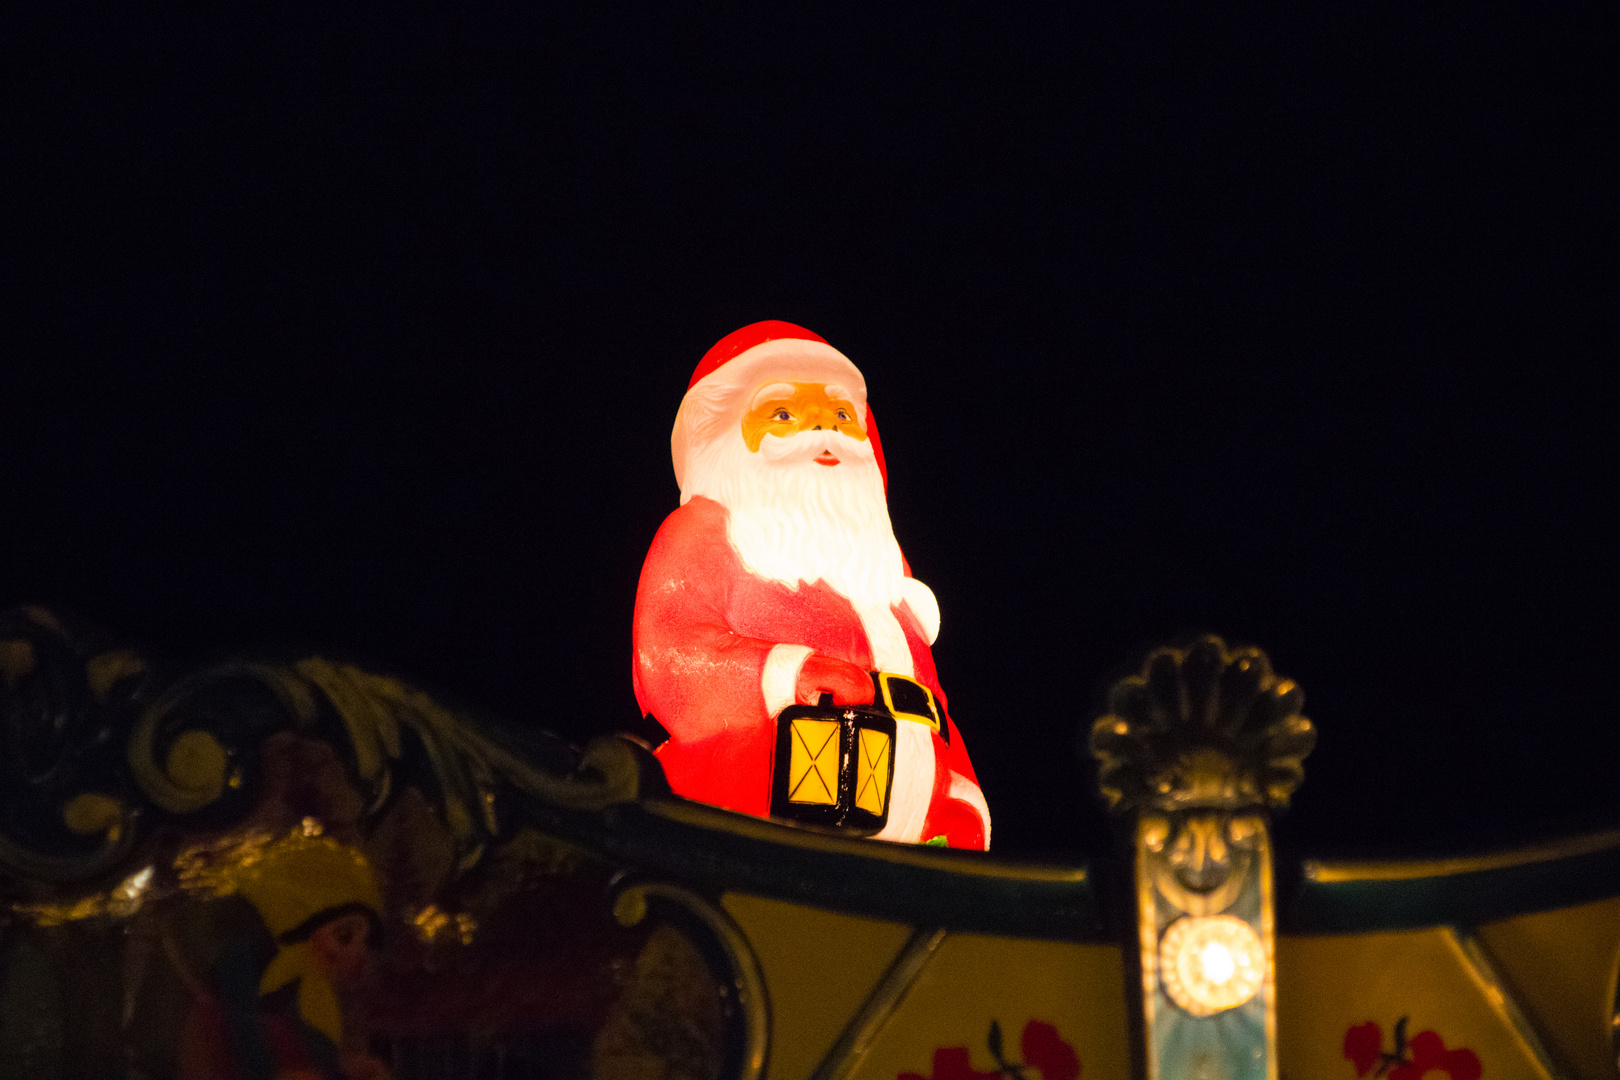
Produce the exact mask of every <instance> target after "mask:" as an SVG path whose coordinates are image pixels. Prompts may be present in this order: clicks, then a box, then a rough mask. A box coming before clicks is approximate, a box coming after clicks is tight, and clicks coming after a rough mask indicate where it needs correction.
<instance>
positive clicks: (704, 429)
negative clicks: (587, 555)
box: [634, 322, 990, 849]
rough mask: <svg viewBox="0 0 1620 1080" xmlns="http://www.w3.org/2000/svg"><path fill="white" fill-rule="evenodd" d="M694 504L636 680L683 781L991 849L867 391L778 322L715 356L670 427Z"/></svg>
mask: <svg viewBox="0 0 1620 1080" xmlns="http://www.w3.org/2000/svg"><path fill="white" fill-rule="evenodd" d="M670 445H671V450H672V452H673V455H674V459H675V479H676V481H677V482H678V483H679V484H680V487H681V505H680V508H679V509H677V510H676V511H675V512H674V513H672V514H670V515H669V517H668V518H666V519H665V521H664V524H663V526H662V527H661V528H660V529H659V530H658V535H657V536H656V537H655V538H654V539H653V542H652V547H651V549H650V550H649V551H648V552H647V561H646V563H645V565H644V566H643V568H642V572H641V584H640V588H639V589H638V591H637V594H636V614H635V661H634V679H635V691H636V700H637V701H638V702H639V703H640V705H641V709H642V712H643V713H645V714H647V715H650V716H651V717H653V718H654V719H656V720H657V721H658V722H659V724H660V725H662V727H663V729H664V730H665V731H667V732H668V735H669V738H668V740H667V741H665V742H663V743H662V744H661V745H660V746H658V747H657V754H658V757H659V759H660V761H661V762H662V763H663V766H664V771H665V773H666V774H667V775H668V777H669V782H670V785H671V786H672V787H673V788H674V790H675V791H676V792H677V793H678V794H680V795H684V796H686V797H687V798H690V799H697V800H700V801H703V802H707V803H712V804H714V805H716V806H723V807H726V808H728V809H731V810H737V811H741V812H743V813H748V814H756V815H760V816H767V815H769V816H774V817H777V818H781V819H785V820H789V821H796V822H801V823H810V824H819V825H824V826H829V827H834V828H838V829H840V830H842V831H845V832H851V833H855V834H859V835H874V836H876V837H877V838H879V839H884V840H896V841H903V842H908V843H933V844H948V845H950V846H951V847H963V848H975V849H983V848H987V847H988V846H989V840H990V812H989V809H988V807H986V805H985V801H984V796H983V794H982V793H981V792H980V790H979V784H978V781H977V779H976V777H975V776H974V773H973V766H972V764H971V763H970V762H969V761H968V755H967V750H966V748H965V747H964V746H963V745H962V737H961V735H960V733H959V732H957V730H956V727H955V725H954V724H952V723H951V720H950V717H949V716H948V715H947V713H946V707H945V695H944V693H943V691H942V690H941V689H940V686H939V678H938V676H937V675H936V674H935V672H934V661H933V656H932V654H931V653H930V652H929V646H930V645H931V644H932V643H933V641H934V638H935V636H936V635H937V634H938V632H939V607H938V604H937V603H936V602H935V600H934V595H933V593H932V592H931V591H930V590H929V589H928V587H927V586H926V585H924V584H923V583H922V582H920V581H918V580H916V579H915V578H913V577H912V576H911V573H910V569H909V567H908V566H907V565H906V562H905V559H904V558H903V557H902V555H901V554H900V546H899V544H897V543H896V542H895V538H894V531H893V529H892V528H891V527H890V524H889V512H888V506H887V502H886V497H885V491H886V483H887V476H886V474H885V471H884V465H883V452H882V449H881V447H880V446H879V443H878V436H877V429H876V428H875V427H874V426H873V423H872V413H871V410H870V409H868V408H867V405H866V383H865V380H864V379H863V378H862V377H861V373H860V372H859V371H858V370H856V368H855V365H854V364H852V363H850V361H849V360H848V358H846V357H845V356H844V355H843V354H842V353H840V352H838V351H837V350H836V349H834V348H833V347H832V346H830V345H828V344H827V343H826V342H825V341H823V340H822V339H821V338H819V337H817V336H816V335H815V334H812V333H810V332H809V331H808V330H804V329H801V328H800V327H797V326H794V325H792V324H790V323H784V322H761V323H755V324H754V325H752V326H746V327H744V328H743V329H741V330H738V331H736V332H735V333H732V334H729V335H727V336H726V337H725V338H722V339H721V340H720V342H719V343H718V344H716V345H715V346H714V348H712V349H710V350H709V352H708V353H707V354H706V355H705V356H704V357H703V360H702V362H701V363H699V364H698V366H697V370H696V371H695V372H694V373H693V375H692V381H691V384H690V386H689V388H688V390H687V393H686V397H685V399H684V400H683V401H682V402H681V407H680V412H679V413H678V414H677V416H676V418H675V430H674V433H673V435H672V436H671V439H670Z"/></svg>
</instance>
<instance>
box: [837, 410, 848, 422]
mask: <svg viewBox="0 0 1620 1080" xmlns="http://www.w3.org/2000/svg"><path fill="white" fill-rule="evenodd" d="M838 419H839V420H840V421H841V422H842V423H845V424H847V423H849V413H847V412H845V411H844V410H843V409H839V410H838Z"/></svg>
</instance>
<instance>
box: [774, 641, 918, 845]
mask: <svg viewBox="0 0 1620 1080" xmlns="http://www.w3.org/2000/svg"><path fill="white" fill-rule="evenodd" d="M872 684H873V690H874V693H873V702H872V704H871V705H856V706H850V707H840V706H836V705H833V704H832V696H831V695H830V694H823V695H822V697H821V703H820V704H818V705H790V706H788V707H787V708H785V709H783V710H782V712H781V714H780V715H779V716H778V717H777V722H776V759H775V766H774V769H773V773H774V775H773V777H772V780H771V816H772V817H775V818H782V819H785V820H787V821H791V822H794V823H796V824H800V825H821V826H824V827H829V828H836V829H839V830H840V831H844V832H849V833H853V834H855V835H858V836H870V835H871V834H873V833H875V832H879V831H881V830H882V829H883V826H884V825H885V824H887V823H888V820H889V795H890V792H891V789H892V787H893V784H894V747H895V733H896V730H897V724H899V723H918V724H926V725H927V726H928V727H930V728H932V729H933V730H934V731H937V732H939V733H940V734H941V735H945V734H946V728H945V727H944V725H943V724H942V723H941V722H940V715H939V706H938V704H937V703H936V702H935V701H934V694H933V691H931V690H929V689H928V687H926V686H924V685H922V684H921V683H919V682H918V681H917V680H915V679H911V678H908V677H906V676H904V675H896V674H894V673H893V672H888V671H878V672H874V673H873V674H872Z"/></svg>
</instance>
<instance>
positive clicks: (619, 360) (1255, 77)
mask: <svg viewBox="0 0 1620 1080" xmlns="http://www.w3.org/2000/svg"><path fill="white" fill-rule="evenodd" d="M64 7H66V8H67V10H66V11H64V12H58V13H56V14H52V15H48V16H44V17H43V21H40V22H35V23H33V24H31V25H26V26H22V25H8V26H6V27H3V28H0V195H3V198H0V463H3V470H0V537H3V540H0V606H3V605H9V604H12V603H18V602H23V601H36V602H44V603H49V604H54V605H60V606H62V607H65V608H66V609H68V610H70V611H73V612H75V613H77V614H78V615H79V616H81V617H82V618H85V619H88V620H91V621H93V622H96V623H99V624H101V625H103V626H106V627H107V628H109V629H110V630H111V631H113V632H114V633H115V634H117V635H119V636H122V637H126V638H129V639H131V640H134V641H136V642H139V643H142V644H144V645H146V646H149V647H151V648H153V649H155V650H156V651H157V652H158V653H159V655H161V656H163V657H166V658H167V659H168V662H169V663H170V664H171V665H173V666H174V668H175V669H176V670H179V669H183V668H184V667H185V666H186V665H188V664H194V663H197V662H200V661H202V660H204V659H206V658H208V657H210V656H216V655H219V654H221V653H230V652H242V651H253V650H259V649H280V648H321V649H326V650H332V651H337V652H341V653H344V654H347V655H350V656H354V657H358V658H363V659H364V660H365V661H366V662H368V663H370V664H372V665H374V666H377V667H381V668H384V669H387V670H391V671H395V672H398V673H401V674H404V675H406V676H408V677H410V678H412V679H414V680H417V681H419V682H421V683H422V684H423V685H426V686H428V687H431V688H433V689H435V690H437V691H439V692H441V693H444V694H446V695H448V696H450V697H451V698H453V699H457V700H460V701H462V702H466V703H470V704H472V705H476V706H478V707H481V708H483V709H486V710H488V711H490V712H493V713H495V714H498V715H501V716H504V717H507V718H510V719H511V720H513V721H516V722H519V723H528V724H536V725H542V726H546V727H550V728H552V729H554V730H557V731H560V732H562V733H564V734H566V735H568V736H569V737H571V738H573V739H576V740H583V739H586V738H588V737H590V736H591V735H593V734H595V733H597V732H600V731H606V730H611V729H613V728H614V727H616V726H620V725H623V724H626V723H628V722H629V721H630V720H631V719H632V718H633V717H634V713H635V706H634V703H633V699H632V696H631V693H630V686H629V628H630V608H631V601H632V598H633V596H634V591H635V582H636V575H637V572H638V569H639V566H640V561H641V557H642V554H643V553H644V551H645V549H646V545H647V543H648V541H649V540H650V539H651V537H652V534H653V532H654V530H655V529H656V528H657V525H658V523H659V521H660V520H661V519H662V517H663V515H664V514H666V513H667V512H668V511H669V510H670V509H672V508H673V507H674V505H675V500H676V489H675V485H674V480H673V477H672V473H671V469H670V464H669V453H668V433H669V428H670V424H671V422H672V421H673V419H674V415H675V409H676V406H677V404H678V403H679V400H680V395H681V393H682V392H683V390H684V388H685V385H686V380H687V378H688V376H689V375H690V372H691V369H692V366H693V365H694V364H695V362H696V361H697V359H698V357H699V356H700V355H701V354H702V353H703V351H704V350H705V349H706V348H707V347H708V346H709V345H710V344H711V343H712V342H713V341H714V340H715V339H717V338H719V337H720V336H721V335H723V334H724V333H726V332H728V331H730V330H732V329H735V328H736V327H738V326H740V325H743V324H745V323H748V322H752V321H754V320H757V319H762V318H781V319H788V320H791V321H794V322H798V323H801V324H803V325H806V326H808V327H810V328H812V329H814V330H816V331H817V332H819V333H821V334H822V335H823V336H825V337H826V338H828V340H830V341H831V342H832V343H833V344H834V345H836V346H838V347H839V348H841V349H842V350H844V351H845V352H846V353H847V354H849V355H850V356H851V357H852V358H853V359H854V360H855V361H856V363H857V364H859V365H860V366H861V367H862V369H863V370H864V371H865V373H866V375H867V379H868V382H869V385H870V387H871V395H872V400H873V403H874V408H875V410H876V412H877V415H878V417H879V419H880V421H881V423H882V425H883V435H884V443H885V448H886V450H887V452H888V457H889V464H890V481H891V510H892V513H893V517H894V520H895V527H896V531H897V533H898V535H899V537H900V540H901V543H902V544H903V545H904V546H905V548H906V551H907V554H908V556H909V557H910V560H911V562H912V564H913V567H914V568H915V570H916V572H917V575H918V576H919V577H921V578H922V579H923V580H925V581H927V582H928V583H929V584H931V585H932V586H933V588H934V590H935V592H936V593H937V594H938V596H939V598H940V602H941V607H942V609H943V614H944V628H943V633H942V636H941V639H940V642H939V645H938V646H937V648H936V657H937V659H938V662H939V666H940V671H941V675H942V678H943V680H944V683H945V686H946V689H947V690H948V691H949V692H950V694H951V703H952V711H953V714H954V715H955V717H956V718H957V720H958V723H959V724H960V726H961V728H962V730H963V732H964V735H965V738H966V740H967V742H968V745H969V746H970V748H971V749H972V752H973V756H974V760H975V763H976V764H977V766H978V769H979V773H980V775H981V778H982V779H983V780H984V787H985V791H986V794H987V796H988V798H989V801H990V805H991V807H992V809H993V811H994V812H995V816H996V839H997V845H996V846H997V849H998V850H1000V851H1002V852H1005V853H1011V854H1048V855H1065V856H1078V855H1082V854H1084V853H1086V852H1090V851H1096V850H1099V849H1100V848H1101V847H1103V846H1104V845H1106V844H1107V842H1108V840H1107V835H1106V828H1105V824H1104V820H1103V817H1102V814H1101V812H1100V811H1099V810H1098V809H1097V808H1096V806H1095V803H1094V801H1093V799H1092V796H1091V794H1090V792H1091V783H1092V781H1091V774H1090V770H1089V766H1088V765H1087V764H1086V763H1084V762H1082V761H1080V760H1078V759H1077V758H1076V757H1074V755H1073V754H1072V752H1071V749H1070V747H1071V739H1072V734H1073V731H1074V729H1075V727H1076V725H1077V724H1078V723H1080V722H1082V721H1085V720H1088V719H1089V718H1090V717H1091V716H1092V715H1094V713H1095V709H1096V706H1097V704H1098V702H1099V700H1100V693H1101V691H1102V689H1103V688H1105V687H1106V685H1107V683H1108V682H1109V681H1110V680H1111V679H1112V678H1113V677H1115V676H1117V675H1118V674H1121V673H1122V672H1123V671H1124V670H1126V669H1127V668H1128V667H1129V666H1130V665H1131V664H1132V663H1133V662H1134V661H1135V660H1136V659H1137V658H1139V656H1140V654H1141V652H1142V650H1143V649H1144V648H1145V647H1146V646H1148V645H1151V644H1153V643H1156V642H1160V641H1164V640H1166V639H1170V638H1174V637H1176V636H1178V635H1182V634H1186V633H1189V632H1195V631H1201V630H1213V631H1216V632H1220V633H1223V634H1225V635H1227V636H1228V637H1229V638H1231V639H1235V640H1241V641H1250V642H1254V643H1256V644H1259V645H1261V646H1263V647H1265V648H1266V649H1268V650H1269V651H1270V652H1271V654H1272V656H1273V658H1274V661H1275V663H1276V665H1277V667H1278V668H1279V669H1280V670H1281V671H1283V672H1285V673H1287V674H1290V675H1292V676H1294V677H1296V678H1297V679H1298V680H1299V681H1300V682H1301V683H1302V684H1303V685H1304V687H1305V690H1306V697H1307V710H1306V711H1307V713H1308V714H1309V715H1310V716H1311V717H1312V718H1313V719H1315V720H1316V722H1317V724H1318V726H1319V728H1320V732H1321V736H1320V741H1319V743H1318V748H1317V751H1316V753H1315V755H1314V756H1313V757H1312V758H1311V759H1310V760H1309V761H1308V762H1307V779H1306V783H1305V786H1304V788H1303V789H1302V791H1301V793H1300V795H1299V797H1298V798H1297V800H1296V805H1295V807H1294V810H1293V812H1292V813H1291V814H1290V815H1289V816H1288V817H1287V818H1286V819H1284V822H1283V825H1282V827H1281V828H1282V832H1281V835H1282V838H1283V839H1284V840H1285V842H1287V843H1290V844H1292V845H1295V846H1297V847H1299V848H1302V849H1307V850H1311V851H1316V852H1324V853H1325V852H1349V851H1364V852H1386V853H1412V852H1422V851H1433V850H1440V849H1446V848H1454V847H1461V846H1472V845H1477V844H1482V843H1492V842H1508V841H1518V840H1523V839H1527V838H1532V837H1537V836H1543V835H1548V834H1550V833H1556V832H1559V831H1563V830H1571V829H1577V828H1586V827H1593V826H1597V825H1613V824H1620V781H1617V779H1616V776H1617V768H1616V766H1617V763H1620V723H1617V721H1620V550H1617V543H1616V541H1617V530H1616V522H1615V517H1616V496H1617V494H1620V493H1617V490H1616V486H1617V485H1616V475H1617V472H1620V469H1617V463H1620V453H1617V451H1620V445H1617V444H1620V439H1617V437H1616V427H1617V425H1616V422H1615V419H1614V417H1615V412H1616V406H1617V404H1620V402H1617V400H1616V396H1615V395H1614V393H1613V391H1612V389H1611V388H1610V386H1609V381H1610V380H1609V378H1608V376H1609V370H1610V369H1611V368H1613V367H1614V366H1615V364H1616V360H1617V358H1620V357H1617V354H1620V273H1617V262H1620V258H1617V255H1616V249H1617V243H1616V241H1617V238H1620V229H1617V225H1620V220H1617V219H1620V196H1617V192H1620V186H1617V182H1620V176H1617V173H1616V169H1615V167H1614V162H1615V160H1616V157H1617V151H1620V147H1617V146H1616V143H1617V141H1620V137H1617V133H1620V107H1617V106H1620V8H1616V7H1615V6H1614V5H1613V4H1607V5H1581V4H1562V5H1542V6H1540V7H1536V8H1533V7H1530V6H1525V7H1521V8H1503V7H1493V8H1491V9H1490V10H1489V11H1473V10H1469V9H1467V8H1465V7H1463V6H1451V7H1446V8H1443V9H1442V8H1440V7H1438V6H1432V5H1421V6H1420V5H1405V6H1402V7H1400V8H1396V7H1394V6H1388V7H1385V6H1381V5H1374V6H1371V7H1362V8H1359V9H1355V10H1352V9H1349V8H1346V9H1342V10H1341V9H1332V11H1333V13H1324V12H1323V11H1322V10H1313V11H1312V12H1311V13H1310V14H1308V15H1302V14H1299V13H1296V14H1295V15H1294V16H1292V17H1291V19H1290V20H1287V21H1278V20H1276V19H1275V18H1272V17H1264V18H1262V17H1260V16H1258V15H1255V16H1237V15H1231V14H1225V15H1221V16H1220V17H1218V18H1213V19H1211V18H1210V17H1209V16H1208V15H1207V14H1206V15H1203V16H1192V15H1189V14H1187V13H1184V12H1178V11H1172V10H1171V9H1168V8H1163V7H1152V6H1145V5H1144V6H1142V7H1140V8H1139V9H1138V10H1136V11H1135V12H1134V13H1123V12H1117V11H1116V12H1111V13H1084V12H1075V11H1063V10H1059V9H1056V8H1048V7H1041V8H1037V7H1034V6H1025V7H1013V6H1012V5H983V6H978V7H972V6H961V5H948V4H926V5H924V4H906V5H888V6H880V7H876V8H875V9H869V10H866V11H865V12H864V13H863V14H862V15H861V16H860V17H859V19H854V18H852V17H850V16H849V15H848V14H847V13H846V15H845V16H844V17H842V18H835V17H834V16H833V14H832V13H830V12H828V11H827V10H825V9H823V8H819V7H811V6H793V7H789V6H782V5H754V6H750V7H738V8H733V9H723V8H719V7H704V8H701V9H688V10H685V11H682V12H680V13H674V12H671V11H670V10H668V9H667V6H655V5H647V6H646V7H645V8H634V7H627V6H604V5H590V7H592V9H593V11H592V13H591V14H590V15H589V16H584V15H580V14H578V13H575V14H572V15H570V14H568V13H566V12H561V11H553V12H549V13H545V14H536V13H532V12H531V13H530V14H528V15H525V16H522V17H520V18H512V19H503V18H495V17H490V18H489V19H487V21H477V20H473V19H471V18H468V17H463V16H454V17H452V16H449V15H440V16H427V15H411V16H405V15H402V14H398V13H387V14H377V13H367V12H365V11H363V10H361V9H360V8H358V7H356V6H353V5H331V4H320V5H317V4H312V3H304V4H279V5H266V6H265V7H266V9H267V10H265V11H263V12H261V13H260V14H257V15H254V14H250V13H246V12H245V11H242V10H233V11H231V12H229V13H219V12H216V13H213V14H206V13H204V11H203V9H201V8H194V9H192V10H190V11H189V12H186V13H183V14H182V13H175V14H170V15H157V14H144V15H141V16H139V17H131V16H128V15H113V14H110V13H108V12H106V11H101V10H96V9H92V8H90V7H89V6H87V5H64Z"/></svg>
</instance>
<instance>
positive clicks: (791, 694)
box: [759, 644, 815, 719]
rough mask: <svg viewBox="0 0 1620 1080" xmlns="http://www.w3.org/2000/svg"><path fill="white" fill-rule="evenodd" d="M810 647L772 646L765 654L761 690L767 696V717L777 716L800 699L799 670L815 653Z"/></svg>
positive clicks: (760, 680) (760, 682)
mask: <svg viewBox="0 0 1620 1080" xmlns="http://www.w3.org/2000/svg"><path fill="white" fill-rule="evenodd" d="M814 651H815V650H814V649H811V648H810V647H809V646H808V645H787V644H782V645H772V646H771V651H770V652H768V653H766V654H765V670H764V671H763V672H761V673H760V676H759V688H760V691H761V692H763V693H764V695H765V715H766V716H769V717H772V718H773V719H774V718H775V716H776V714H777V713H779V712H781V711H782V710H783V709H785V708H787V707H788V706H789V705H792V704H793V702H794V701H795V700H797V698H798V696H799V695H798V689H799V669H800V668H802V667H804V662H805V661H806V660H807V659H809V657H810V654H811V653H812V652H814Z"/></svg>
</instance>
